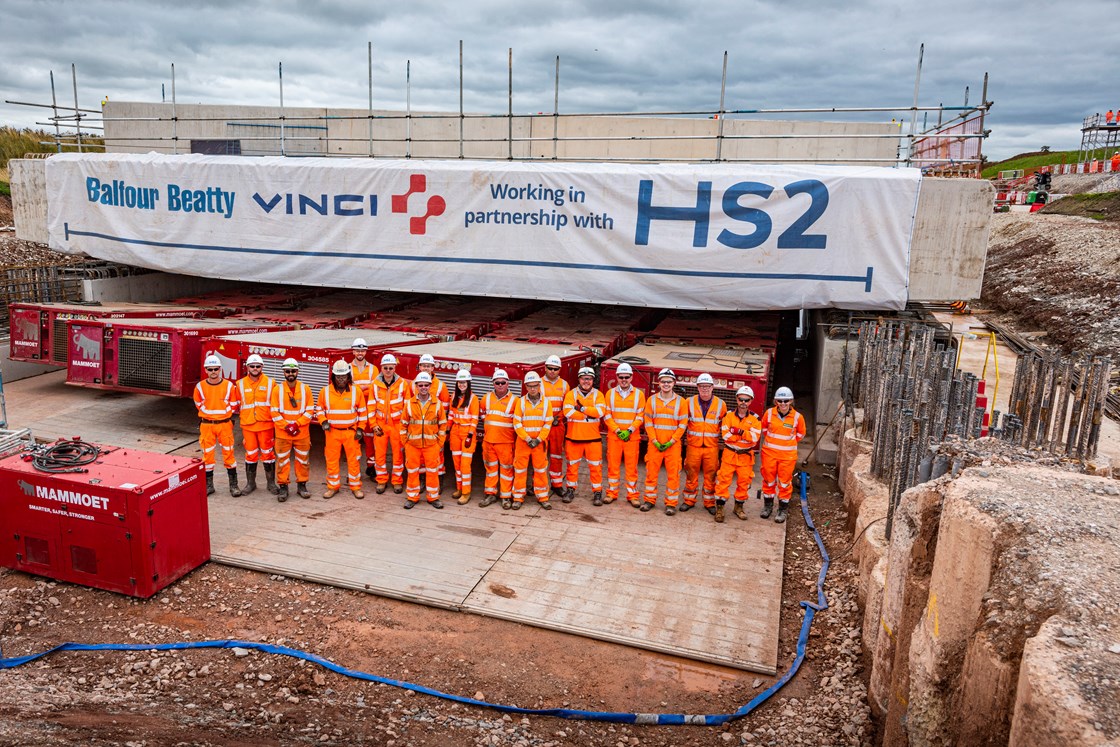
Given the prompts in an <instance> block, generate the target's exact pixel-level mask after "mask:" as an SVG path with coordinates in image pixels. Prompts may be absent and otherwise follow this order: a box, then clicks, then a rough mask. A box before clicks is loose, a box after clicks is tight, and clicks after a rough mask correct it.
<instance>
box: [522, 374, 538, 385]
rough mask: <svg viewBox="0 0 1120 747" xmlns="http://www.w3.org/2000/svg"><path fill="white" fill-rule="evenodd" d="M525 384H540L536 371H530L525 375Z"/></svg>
mask: <svg viewBox="0 0 1120 747" xmlns="http://www.w3.org/2000/svg"><path fill="white" fill-rule="evenodd" d="M525 383H526V384H539V383H541V375H540V374H539V373H537V372H536V371H530V372H529V373H527V374H525Z"/></svg>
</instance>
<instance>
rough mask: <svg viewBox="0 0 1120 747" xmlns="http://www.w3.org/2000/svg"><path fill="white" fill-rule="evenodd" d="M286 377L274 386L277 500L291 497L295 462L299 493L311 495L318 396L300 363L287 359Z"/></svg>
mask: <svg viewBox="0 0 1120 747" xmlns="http://www.w3.org/2000/svg"><path fill="white" fill-rule="evenodd" d="M280 370H281V371H282V372H283V373H284V380H283V381H278V382H276V386H274V387H272V403H271V404H272V407H271V410H272V425H273V426H274V427H275V429H276V433H275V436H276V442H275V443H276V487H277V493H276V500H278V501H279V502H280V503H283V502H284V501H286V500H288V483H289V478H290V476H291V469H292V462H293V461H294V462H295V463H296V469H295V472H296V495H298V496H299V497H300V498H310V497H311V491H309V490H308V489H307V480H308V477H310V475H311V469H310V468H311V433H310V431H309V430H308V427H307V426H308V425H310V423H311V420H312V418H313V417H314V415H315V397H314V396H313V395H312V394H311V387H309V386H307V384H304V383H303V382H302V381H300V380H299V362H298V361H296V359H295V358H285V359H284V362H283V363H282V364H281V365H280Z"/></svg>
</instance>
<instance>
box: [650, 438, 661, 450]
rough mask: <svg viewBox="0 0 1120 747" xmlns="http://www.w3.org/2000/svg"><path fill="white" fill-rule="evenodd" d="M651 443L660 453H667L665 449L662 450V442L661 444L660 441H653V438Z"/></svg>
mask: <svg viewBox="0 0 1120 747" xmlns="http://www.w3.org/2000/svg"><path fill="white" fill-rule="evenodd" d="M649 442H650V443H651V444H653V448H655V449H657V450H658V451H665V449H663V448H661V442H660V441H654V440H653V439H652V438H651V439H650V441H649Z"/></svg>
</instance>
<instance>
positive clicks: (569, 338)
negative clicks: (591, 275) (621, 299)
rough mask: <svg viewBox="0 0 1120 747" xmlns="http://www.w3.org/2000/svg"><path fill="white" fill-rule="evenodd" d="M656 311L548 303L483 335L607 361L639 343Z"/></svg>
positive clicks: (625, 307) (623, 307)
mask: <svg viewBox="0 0 1120 747" xmlns="http://www.w3.org/2000/svg"><path fill="white" fill-rule="evenodd" d="M656 316H657V312H651V311H650V310H649V309H638V308H633V307H628V306H595V305H592V304H578V303H559V304H550V305H548V306H546V307H545V308H543V309H541V310H539V311H534V312H533V313H532V314H529V315H528V316H527V317H525V318H524V319H519V320H516V321H510V322H501V323H499V324H496V325H494V329H492V330H491V331H489V332H487V333H486V334H485V335H484V338H485V339H489V340H518V341H521V342H536V343H542V344H549V345H563V346H564V347H568V348H574V349H578V350H587V351H589V352H591V353H593V354H594V355H595V357H596V358H609V357H611V356H612V355H614V354H615V353H617V352H619V351H620V350H622V349H623V348H627V347H630V346H631V345H633V344H634V343H635V342H637V340H638V336H639V334H640V332H639V330H642V329H648V328H649V327H650V326H652V323H653V321H654V320H655V319H656Z"/></svg>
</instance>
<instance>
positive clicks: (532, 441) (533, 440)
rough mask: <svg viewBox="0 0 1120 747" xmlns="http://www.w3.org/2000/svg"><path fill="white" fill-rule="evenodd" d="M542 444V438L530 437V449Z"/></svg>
mask: <svg viewBox="0 0 1120 747" xmlns="http://www.w3.org/2000/svg"><path fill="white" fill-rule="evenodd" d="M540 445H541V440H540V439H539V438H530V439H529V448H530V449H535V448H537V447H538V446H540Z"/></svg>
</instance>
